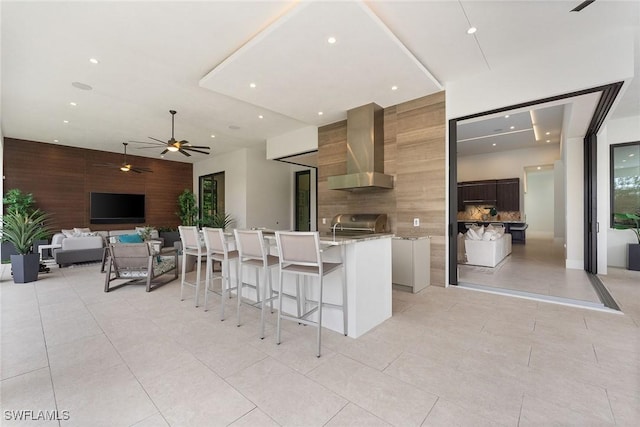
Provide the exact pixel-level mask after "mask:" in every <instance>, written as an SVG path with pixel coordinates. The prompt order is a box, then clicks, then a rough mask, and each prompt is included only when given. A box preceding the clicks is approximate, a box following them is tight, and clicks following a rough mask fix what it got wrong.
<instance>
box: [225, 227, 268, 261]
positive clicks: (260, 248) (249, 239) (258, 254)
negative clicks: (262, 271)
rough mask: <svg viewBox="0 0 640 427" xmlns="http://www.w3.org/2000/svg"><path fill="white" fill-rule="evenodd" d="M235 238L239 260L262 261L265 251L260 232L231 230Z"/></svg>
mask: <svg viewBox="0 0 640 427" xmlns="http://www.w3.org/2000/svg"><path fill="white" fill-rule="evenodd" d="M233 232H234V234H235V236H236V247H237V249H238V253H239V254H240V257H241V258H252V259H260V260H264V259H265V258H266V256H267V251H266V249H265V247H264V237H263V236H262V230H237V229H236V230H233Z"/></svg>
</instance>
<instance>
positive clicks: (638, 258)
mask: <svg viewBox="0 0 640 427" xmlns="http://www.w3.org/2000/svg"><path fill="white" fill-rule="evenodd" d="M614 216H615V217H616V218H618V219H619V220H620V222H616V223H615V224H614V226H613V228H616V229H618V230H632V231H633V232H634V233H635V235H636V239H637V243H629V244H628V245H627V269H628V270H635V271H640V215H637V214H633V213H616V214H614Z"/></svg>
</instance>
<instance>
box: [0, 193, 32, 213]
mask: <svg viewBox="0 0 640 427" xmlns="http://www.w3.org/2000/svg"><path fill="white" fill-rule="evenodd" d="M35 202H36V201H35V199H34V198H33V194H31V193H23V192H22V191H20V190H19V189H17V188H12V189H10V190H8V191H7V192H6V193H5V194H4V197H3V198H2V204H3V205H5V206H6V212H7V213H11V212H19V213H23V214H28V213H31V212H33V211H34V210H35V208H34V207H33V205H34V204H35Z"/></svg>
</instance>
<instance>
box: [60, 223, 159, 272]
mask: <svg viewBox="0 0 640 427" xmlns="http://www.w3.org/2000/svg"><path fill="white" fill-rule="evenodd" d="M141 229H142V227H138V228H136V229H133V230H111V231H91V230H90V229H88V228H74V229H73V230H62V232H61V233H56V234H54V235H53V237H52V238H51V244H53V245H60V248H57V249H53V250H52V254H53V257H54V259H55V261H56V264H58V265H59V266H60V267H62V266H65V265H69V264H74V263H78V262H90V261H101V260H102V259H103V255H104V247H105V245H106V244H107V242H113V243H115V242H116V241H117V238H118V236H121V235H125V234H126V235H131V234H138V233H139V232H140V230H141ZM151 238H158V231H157V230H153V231H152V234H151Z"/></svg>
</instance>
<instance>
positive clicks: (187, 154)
mask: <svg viewBox="0 0 640 427" xmlns="http://www.w3.org/2000/svg"><path fill="white" fill-rule="evenodd" d="M178 151H180V152H181V153H182V154H184V155H185V156H187V157H191V154H189V153H187V152H186V151H184V150H183V149H182V148H181V149H179V150H178Z"/></svg>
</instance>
